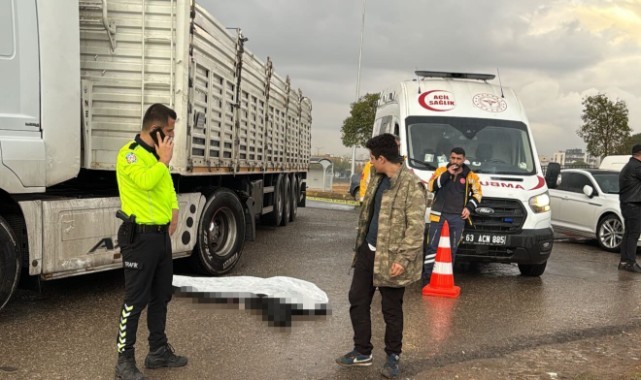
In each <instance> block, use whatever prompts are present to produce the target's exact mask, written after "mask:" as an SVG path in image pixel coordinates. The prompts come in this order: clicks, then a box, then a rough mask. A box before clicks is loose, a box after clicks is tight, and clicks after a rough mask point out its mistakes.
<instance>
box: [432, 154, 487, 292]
mask: <svg viewBox="0 0 641 380" xmlns="http://www.w3.org/2000/svg"><path fill="white" fill-rule="evenodd" d="M427 190H428V191H431V192H433V193H434V202H433V204H432V209H431V212H430V227H429V232H428V234H427V244H426V252H425V256H424V261H423V275H422V281H423V286H425V285H427V284H428V283H429V280H430V276H431V275H432V269H433V267H434V261H435V259H436V249H437V248H438V241H439V238H440V236H441V229H442V228H443V222H445V221H446V220H447V223H448V224H449V227H450V247H451V249H452V263H454V259H455V257H456V250H457V247H458V244H459V242H460V241H461V236H462V233H463V228H464V227H465V222H466V221H468V222H469V223H470V224H471V223H472V221H471V219H470V213H471V212H473V211H474V210H475V209H476V208H477V207H478V205H479V204H480V203H481V198H482V197H483V193H482V191H481V184H480V182H479V177H478V176H477V175H476V174H475V173H474V172H473V171H472V170H471V169H470V168H469V167H468V166H467V165H465V150H463V148H460V147H455V148H452V150H451V152H450V157H449V163H448V164H447V166H441V167H439V168H438V169H436V171H434V174H432V177H431V178H430V180H429V182H428V185H427Z"/></svg>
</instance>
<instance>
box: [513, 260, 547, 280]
mask: <svg viewBox="0 0 641 380" xmlns="http://www.w3.org/2000/svg"><path fill="white" fill-rule="evenodd" d="M546 265H548V262H547V261H546V262H544V263H543V264H519V270H520V271H521V275H523V276H527V277H538V276H540V275H542V274H543V272H545V267H546Z"/></svg>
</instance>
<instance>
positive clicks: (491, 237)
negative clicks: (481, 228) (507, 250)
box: [463, 232, 507, 245]
mask: <svg viewBox="0 0 641 380" xmlns="http://www.w3.org/2000/svg"><path fill="white" fill-rule="evenodd" d="M463 241H464V242H465V243H466V244H481V245H506V244H507V236H506V235H495V234H479V233H472V232H467V233H465V236H464V238H463Z"/></svg>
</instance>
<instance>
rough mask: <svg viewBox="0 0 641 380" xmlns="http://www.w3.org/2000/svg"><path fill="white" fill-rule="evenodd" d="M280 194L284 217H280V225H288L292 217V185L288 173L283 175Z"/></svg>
mask: <svg viewBox="0 0 641 380" xmlns="http://www.w3.org/2000/svg"><path fill="white" fill-rule="evenodd" d="M280 194H281V202H282V203H283V217H282V218H280V225H281V226H286V225H287V223H289V219H290V218H291V217H292V186H291V181H290V180H289V176H288V175H285V176H284V177H283V187H281V192H280Z"/></svg>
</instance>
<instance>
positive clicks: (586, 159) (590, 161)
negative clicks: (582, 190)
mask: <svg viewBox="0 0 641 380" xmlns="http://www.w3.org/2000/svg"><path fill="white" fill-rule="evenodd" d="M551 162H557V163H558V164H559V165H561V167H566V166H571V165H574V164H578V165H581V164H582V163H585V164H587V165H588V166H590V167H592V168H596V167H598V166H599V163H601V158H600V157H593V156H591V155H589V154H588V152H584V151H583V149H581V148H572V149H566V150H565V151H558V152H556V153H554V154H553V155H552V160H551ZM541 164H543V162H541Z"/></svg>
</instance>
